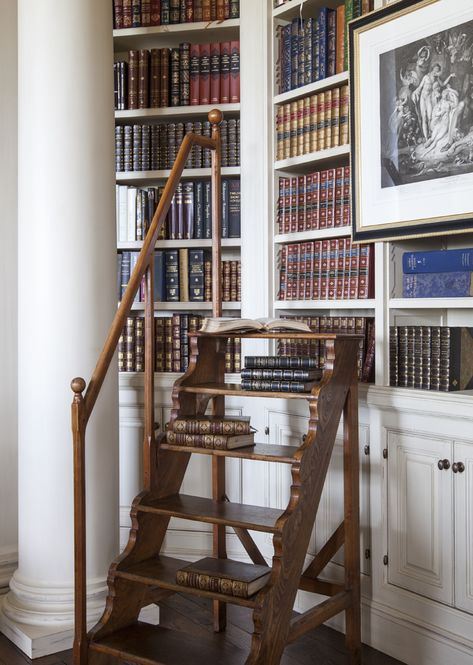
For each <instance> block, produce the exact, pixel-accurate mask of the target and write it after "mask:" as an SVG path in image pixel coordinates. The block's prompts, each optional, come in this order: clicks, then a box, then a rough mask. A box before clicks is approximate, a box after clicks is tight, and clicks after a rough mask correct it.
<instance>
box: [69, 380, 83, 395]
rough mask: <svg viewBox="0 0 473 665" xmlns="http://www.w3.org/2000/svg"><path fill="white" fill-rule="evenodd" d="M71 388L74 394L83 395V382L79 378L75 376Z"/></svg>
mask: <svg viewBox="0 0 473 665" xmlns="http://www.w3.org/2000/svg"><path fill="white" fill-rule="evenodd" d="M71 388H72V390H73V392H75V393H76V394H79V393H83V392H84V390H85V381H84V379H82V378H81V377H80V376H77V377H76V378H75V379H72V381H71Z"/></svg>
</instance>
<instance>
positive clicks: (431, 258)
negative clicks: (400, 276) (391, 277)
mask: <svg viewBox="0 0 473 665" xmlns="http://www.w3.org/2000/svg"><path fill="white" fill-rule="evenodd" d="M402 270H403V272H404V273H440V272H458V271H473V249H449V250H440V251H431V252H404V254H403V255H402Z"/></svg>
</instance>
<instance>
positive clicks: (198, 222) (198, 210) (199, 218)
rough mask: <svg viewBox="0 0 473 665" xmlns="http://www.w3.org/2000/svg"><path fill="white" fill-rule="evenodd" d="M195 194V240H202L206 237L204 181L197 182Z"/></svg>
mask: <svg viewBox="0 0 473 665" xmlns="http://www.w3.org/2000/svg"><path fill="white" fill-rule="evenodd" d="M194 194H195V199H194V204H195V210H194V220H195V226H194V238H195V239H196V240H201V239H202V238H203V237H204V183H203V182H202V180H197V181H196V183H195V189H194Z"/></svg>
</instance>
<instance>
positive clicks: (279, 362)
mask: <svg viewBox="0 0 473 665" xmlns="http://www.w3.org/2000/svg"><path fill="white" fill-rule="evenodd" d="M245 367H246V368H247V369H249V368H255V369H258V368H260V367H261V368H266V369H271V368H274V369H299V368H300V369H317V368H318V359H317V358H315V357H313V356H289V355H284V356H283V355H281V356H246V357H245Z"/></svg>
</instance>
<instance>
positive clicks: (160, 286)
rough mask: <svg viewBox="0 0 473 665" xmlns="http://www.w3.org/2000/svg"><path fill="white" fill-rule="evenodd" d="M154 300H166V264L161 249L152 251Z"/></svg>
mask: <svg viewBox="0 0 473 665" xmlns="http://www.w3.org/2000/svg"><path fill="white" fill-rule="evenodd" d="M154 301H155V302H166V264H165V263H164V251H163V250H162V249H158V250H156V251H155V252H154Z"/></svg>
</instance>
